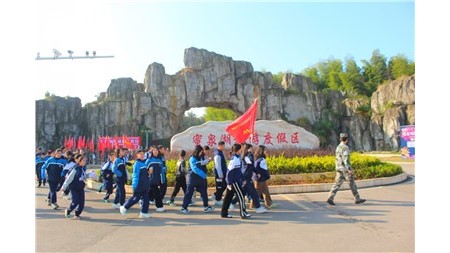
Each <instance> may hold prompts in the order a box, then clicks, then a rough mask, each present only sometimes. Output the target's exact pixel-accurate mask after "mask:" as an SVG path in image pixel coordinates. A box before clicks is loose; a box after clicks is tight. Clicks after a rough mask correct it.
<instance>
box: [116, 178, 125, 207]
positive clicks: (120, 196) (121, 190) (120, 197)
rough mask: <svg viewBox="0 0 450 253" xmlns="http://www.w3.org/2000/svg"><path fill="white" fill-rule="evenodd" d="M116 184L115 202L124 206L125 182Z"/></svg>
mask: <svg viewBox="0 0 450 253" xmlns="http://www.w3.org/2000/svg"><path fill="white" fill-rule="evenodd" d="M116 185H117V187H116V197H115V198H114V204H120V205H121V206H123V203H125V182H117V183H116Z"/></svg>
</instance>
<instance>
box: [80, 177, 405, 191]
mask: <svg viewBox="0 0 450 253" xmlns="http://www.w3.org/2000/svg"><path fill="white" fill-rule="evenodd" d="M407 178H408V174H406V173H405V172H403V173H402V174H399V175H396V176H392V177H382V178H373V179H364V180H357V181H356V184H357V186H358V188H359V189H360V188H368V187H375V186H381V185H390V184H395V183H400V182H403V181H405V180H406V179H407ZM333 184H334V183H323V184H295V185H271V186H269V191H270V194H286V193H308V192H328V191H330V189H331V187H332V186H333ZM99 186H100V183H98V182H96V181H93V180H91V179H88V180H87V182H86V188H88V189H90V190H95V191H96V190H98V187H99ZM348 189H350V187H349V185H348V184H343V185H342V186H341V188H340V190H348ZM215 190H216V189H215V188H214V187H208V196H210V195H212V194H213V193H214V192H215ZM125 191H126V193H127V194H133V189H132V188H131V186H130V185H125ZM172 191H173V187H167V193H166V195H170V194H172ZM183 195H184V194H183V191H182V190H181V191H180V192H179V194H178V196H183Z"/></svg>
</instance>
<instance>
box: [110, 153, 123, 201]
mask: <svg viewBox="0 0 450 253" xmlns="http://www.w3.org/2000/svg"><path fill="white" fill-rule="evenodd" d="M115 155H116V160H114V164H113V167H112V171H113V173H114V174H116V197H115V198H114V204H113V208H116V209H119V208H120V206H122V205H123V204H124V203H125V183H126V182H127V171H126V168H125V160H124V156H125V149H123V148H118V149H116V151H115Z"/></svg>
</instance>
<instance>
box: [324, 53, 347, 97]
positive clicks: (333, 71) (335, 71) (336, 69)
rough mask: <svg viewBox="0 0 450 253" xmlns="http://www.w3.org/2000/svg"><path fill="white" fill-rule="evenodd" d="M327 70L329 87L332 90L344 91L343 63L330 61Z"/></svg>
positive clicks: (334, 60)
mask: <svg viewBox="0 0 450 253" xmlns="http://www.w3.org/2000/svg"><path fill="white" fill-rule="evenodd" d="M325 64H326V67H327V68H328V69H327V77H326V79H327V84H328V85H327V86H328V87H329V88H330V89H332V90H342V80H341V78H340V76H342V72H343V71H342V61H341V60H336V59H329V60H328V61H327V62H326V63H325Z"/></svg>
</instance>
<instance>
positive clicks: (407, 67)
mask: <svg viewBox="0 0 450 253" xmlns="http://www.w3.org/2000/svg"><path fill="white" fill-rule="evenodd" d="M388 69H389V72H390V76H391V78H392V79H397V78H399V77H401V76H402V75H408V76H410V75H414V73H415V63H414V62H411V61H410V60H408V59H407V58H406V56H404V55H401V54H399V55H397V56H393V57H391V59H390V60H389V64H388Z"/></svg>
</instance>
